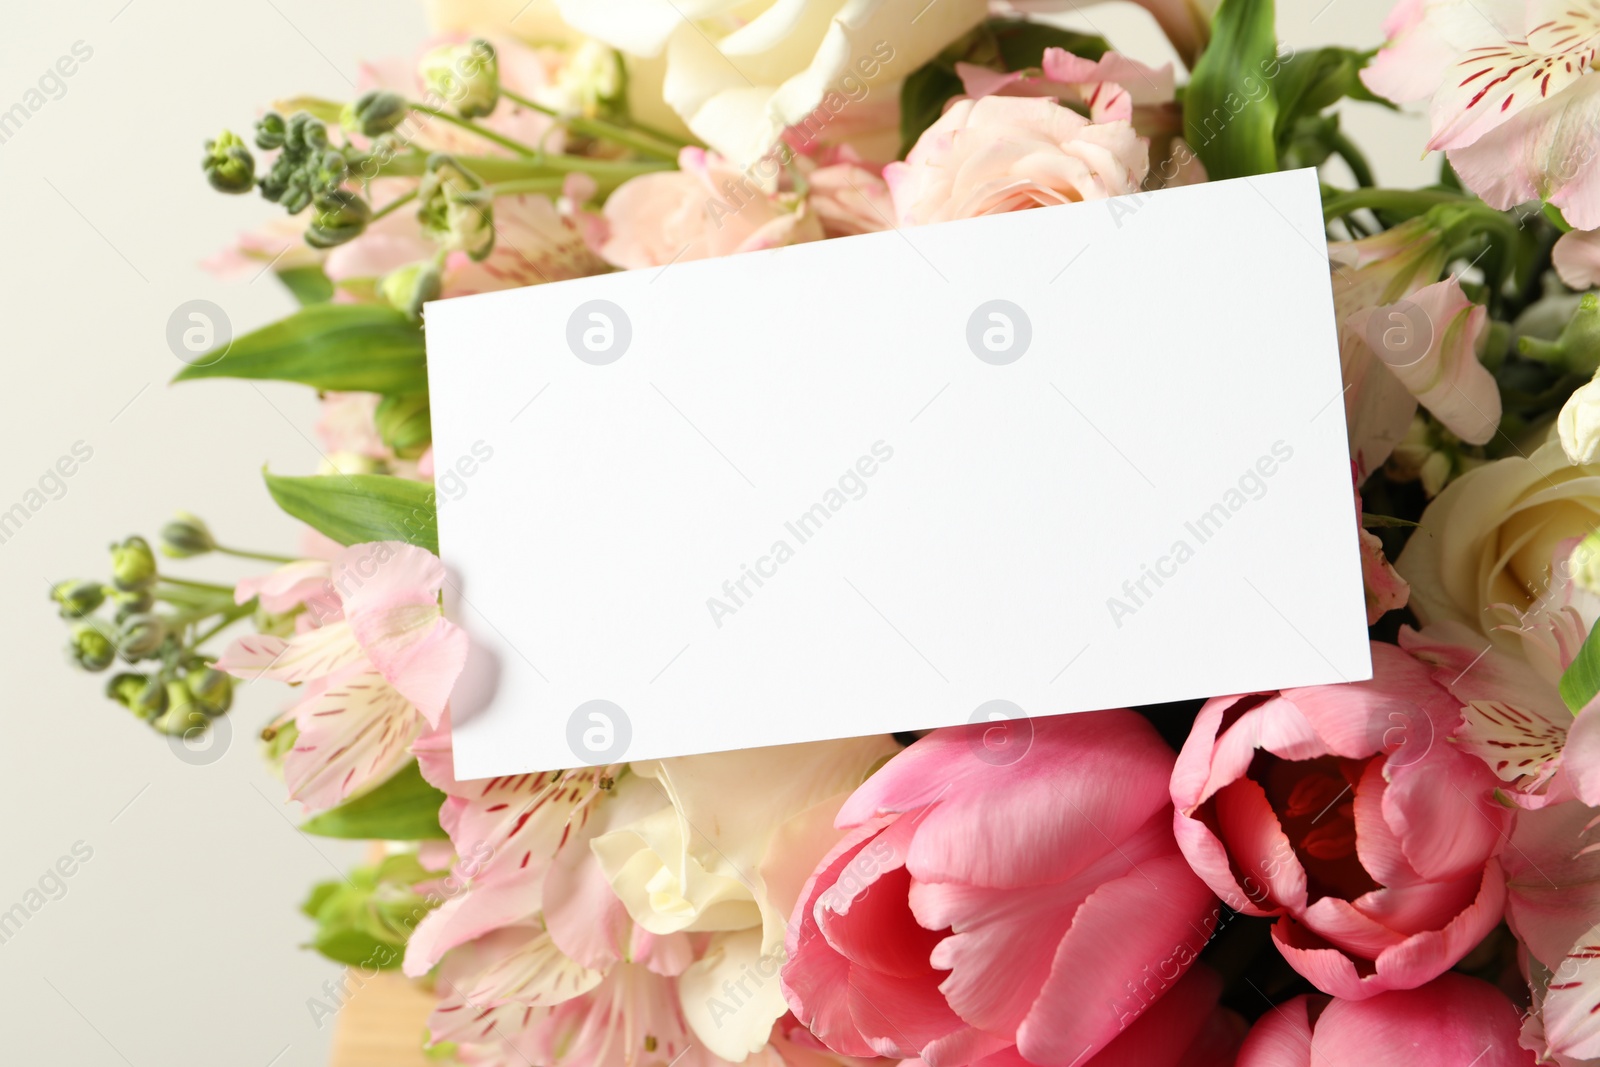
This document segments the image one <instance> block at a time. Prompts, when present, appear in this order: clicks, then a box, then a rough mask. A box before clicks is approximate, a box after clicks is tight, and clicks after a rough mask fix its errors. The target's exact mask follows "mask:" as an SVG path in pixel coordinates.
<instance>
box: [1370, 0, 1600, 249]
mask: <svg viewBox="0 0 1600 1067" xmlns="http://www.w3.org/2000/svg"><path fill="white" fill-rule="evenodd" d="M1384 29H1385V32H1386V34H1387V35H1388V37H1389V43H1388V44H1387V45H1386V46H1385V47H1384V48H1383V50H1382V51H1380V52H1379V53H1378V55H1377V58H1376V59H1374V60H1373V61H1372V63H1371V65H1369V66H1368V67H1367V68H1366V69H1365V70H1363V71H1362V72H1361V80H1362V81H1364V82H1365V83H1366V85H1367V87H1368V88H1369V89H1371V90H1372V91H1373V92H1375V93H1378V94H1379V95H1381V96H1386V97H1388V98H1389V99H1390V100H1393V101H1395V102H1397V103H1409V102H1411V101H1414V100H1424V99H1426V100H1429V101H1430V103H1429V109H1428V118H1429V121H1430V122H1431V124H1432V127H1433V138H1432V140H1430V141H1429V142H1428V148H1429V149H1430V150H1442V151H1444V152H1445V153H1446V155H1448V157H1449V159H1450V164H1451V166H1453V167H1454V168H1455V170H1456V173H1457V174H1458V175H1460V177H1461V181H1462V183H1463V184H1465V185H1466V186H1467V188H1469V189H1471V190H1472V191H1473V192H1475V193H1477V194H1478V195H1479V196H1481V197H1482V198H1483V199H1484V200H1485V201H1487V202H1488V203H1489V205H1490V206H1492V207H1495V208H1499V209H1501V210H1504V209H1506V208H1510V207H1514V206H1516V205H1517V204H1520V203H1523V202H1524V201H1528V200H1539V199H1543V200H1546V201H1549V202H1550V203H1552V204H1555V205H1556V206H1557V207H1559V208H1561V210H1562V213H1563V214H1564V215H1565V216H1566V218H1567V220H1568V221H1569V222H1571V223H1572V224H1573V225H1574V226H1576V227H1578V228H1579V229H1585V230H1591V229H1595V228H1597V227H1600V167H1597V166H1595V162H1596V160H1595V155H1596V153H1597V152H1600V134H1597V133H1596V132H1595V131H1596V128H1597V124H1600V78H1596V77H1592V76H1591V75H1592V74H1593V72H1594V60H1595V50H1596V48H1597V47H1600V6H1596V5H1595V4H1594V3H1592V2H1589V0H1579V2H1576V3H1571V2H1567V0H1427V2H1423V0H1407V2H1405V3H1402V4H1400V5H1399V6H1398V7H1396V8H1395V11H1394V13H1393V14H1392V15H1391V16H1390V19H1389V22H1388V23H1387V24H1386V25H1385V27H1384Z"/></svg>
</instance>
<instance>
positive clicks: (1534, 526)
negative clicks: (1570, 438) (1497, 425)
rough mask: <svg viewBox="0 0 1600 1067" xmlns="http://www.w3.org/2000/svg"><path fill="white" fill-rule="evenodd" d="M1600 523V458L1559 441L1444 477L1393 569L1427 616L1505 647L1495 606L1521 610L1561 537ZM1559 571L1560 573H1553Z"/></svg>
mask: <svg viewBox="0 0 1600 1067" xmlns="http://www.w3.org/2000/svg"><path fill="white" fill-rule="evenodd" d="M1596 528H1600V465H1593V464H1590V465H1582V464H1572V463H1569V462H1568V461H1567V457H1566V454H1565V452H1564V451H1563V449H1562V445H1561V442H1560V441H1557V440H1553V439H1552V440H1549V441H1547V442H1546V443H1545V444H1544V445H1542V446H1540V447H1539V448H1538V449H1537V450H1536V451H1535V452H1534V453H1533V454H1532V455H1531V456H1528V457H1526V458H1523V457H1521V456H1512V457H1510V458H1507V459H1500V460H1495V461H1494V462H1493V463H1486V464H1484V465H1483V466H1481V467H1478V468H1476V469H1474V470H1470V471H1468V472H1467V473H1465V474H1463V475H1462V476H1461V477H1459V478H1457V479H1456V480H1455V481H1454V482H1451V483H1450V484H1449V485H1447V486H1446V487H1445V489H1444V492H1442V493H1440V494H1439V497H1438V499H1436V500H1435V501H1434V502H1433V503H1431V504H1429V505H1428V509H1427V510H1426V511H1424V512H1423V513H1422V525H1421V527H1420V528H1419V529H1417V530H1414V531H1413V532H1412V534H1411V540H1409V541H1408V542H1406V547H1405V551H1403V552H1402V553H1400V558H1399V559H1398V560H1396V561H1395V569H1396V570H1398V571H1399V572H1400V575H1401V577H1403V578H1405V580H1406V581H1408V582H1410V583H1411V607H1412V609H1413V610H1414V611H1415V612H1416V613H1417V616H1418V618H1420V619H1421V620H1422V621H1423V622H1424V623H1432V622H1439V621H1443V620H1446V619H1453V620H1455V621H1457V622H1461V623H1464V624H1466V625H1467V626H1470V627H1472V628H1473V629H1475V630H1477V631H1479V632H1480V633H1482V634H1484V635H1485V636H1486V637H1489V638H1491V639H1493V640H1494V641H1495V643H1496V644H1502V645H1504V646H1505V647H1506V648H1508V649H1512V650H1514V649H1516V648H1517V647H1518V642H1517V638H1516V637H1515V636H1514V635H1512V634H1510V633H1508V632H1506V631H1505V630H1503V629H1501V628H1499V625H1498V624H1500V623H1502V622H1505V621H1507V618H1506V616H1505V614H1504V613H1503V612H1500V611H1497V610H1495V609H1496V607H1497V606H1498V605H1506V606H1509V607H1510V608H1511V609H1513V610H1514V611H1515V612H1517V613H1522V612H1526V611H1528V610H1529V609H1530V608H1532V607H1533V606H1534V605H1535V604H1536V603H1537V602H1538V601H1539V599H1540V598H1541V597H1542V596H1544V595H1546V594H1547V593H1548V592H1549V590H1550V588H1551V584H1552V575H1551V563H1552V561H1553V560H1555V559H1557V558H1558V557H1560V558H1563V559H1564V558H1565V557H1566V555H1567V554H1568V551H1569V550H1570V546H1566V547H1565V548H1564V547H1563V542H1566V541H1568V540H1569V539H1573V538H1583V537H1585V536H1587V535H1588V534H1589V533H1590V532H1591V531H1593V530H1595V529H1596ZM1556 577H1557V578H1560V576H1559V575H1558V576H1556Z"/></svg>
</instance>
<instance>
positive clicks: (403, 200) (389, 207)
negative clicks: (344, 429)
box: [217, 189, 417, 555]
mask: <svg viewBox="0 0 1600 1067" xmlns="http://www.w3.org/2000/svg"><path fill="white" fill-rule="evenodd" d="M416 198H417V191H416V190H415V189H413V190H411V191H410V192H409V193H404V194H402V195H400V196H397V197H395V198H394V199H393V200H391V201H389V202H388V203H387V204H385V205H383V206H382V207H380V208H379V209H378V210H376V211H374V212H373V213H372V218H371V219H369V220H368V221H369V222H377V221H378V220H379V219H381V218H383V217H384V216H385V215H387V214H389V213H390V212H392V211H394V210H395V209H396V208H401V207H404V206H405V205H407V204H409V203H411V201H413V200H415V199H416ZM217 551H218V552H224V551H227V550H226V549H221V548H219V549H217ZM234 554H235V555H239V553H234Z"/></svg>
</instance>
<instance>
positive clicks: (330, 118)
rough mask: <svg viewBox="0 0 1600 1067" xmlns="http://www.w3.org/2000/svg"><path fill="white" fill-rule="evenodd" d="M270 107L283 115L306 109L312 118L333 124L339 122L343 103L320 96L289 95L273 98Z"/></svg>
mask: <svg viewBox="0 0 1600 1067" xmlns="http://www.w3.org/2000/svg"><path fill="white" fill-rule="evenodd" d="M272 107H273V109H274V110H276V111H278V112H279V113H280V114H282V115H284V116H285V117H287V116H290V115H293V114H294V113H295V112H296V111H306V112H309V113H310V114H311V117H312V118H315V119H320V120H322V121H323V122H331V123H334V124H337V123H338V122H339V117H340V115H342V114H343V112H344V105H343V104H340V103H338V102H336V101H333V100H324V99H323V98H322V97H320V96H291V97H287V98H286V99H283V100H274V101H273V102H272Z"/></svg>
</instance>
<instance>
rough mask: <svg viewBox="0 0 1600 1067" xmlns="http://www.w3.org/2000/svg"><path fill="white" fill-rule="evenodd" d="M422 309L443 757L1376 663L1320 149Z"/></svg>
mask: <svg viewBox="0 0 1600 1067" xmlns="http://www.w3.org/2000/svg"><path fill="white" fill-rule="evenodd" d="M426 314H427V324H428V330H427V333H428V368H429V375H430V379H431V392H432V418H433V433H434V449H435V451H434V455H435V469H436V471H437V477H438V497H439V544H440V550H441V555H442V557H443V559H444V561H445V563H446V565H447V566H448V568H449V569H450V571H451V573H452V577H451V579H450V583H449V586H448V587H447V612H448V613H449V614H450V615H451V617H453V618H455V619H456V620H457V621H458V622H459V623H460V624H461V625H462V626H464V627H466V629H467V630H468V631H469V632H470V634H471V637H472V640H473V646H474V651H473V659H472V661H471V662H470V663H469V666H468V671H467V675H466V676H465V677H464V678H463V680H462V684H461V685H460V686H459V687H458V688H457V690H456V693H455V695H454V697H453V701H452V715H453V720H454V722H453V729H454V748H455V761H456V774H457V776H459V777H462V778H478V777H484V776H489V775H502V774H512V773H517V772H525V771H535V770H549V769H554V768H558V767H570V766H573V765H575V764H598V763H608V762H613V761H619V760H624V759H649V758H655V757H663V756H674V755H684V754H689V753H698V752H710V751H718V750H724V749H732V748H746V747H754V746H763V745H776V744H787V743H791V742H799V741H814V740H820V739H823V738H836V737H848V736H855V735H861V734H869V733H884V732H890V731H904V730H911V729H919V728H927V727H937V726H949V725H954V724H959V723H966V722H969V721H976V720H979V719H987V718H1004V717H1015V716H1020V715H1027V716H1036V715H1057V714H1061V713H1064V712H1076V711H1088V710H1094V709H1100V708H1108V707H1119V706H1124V705H1130V704H1148V703H1155V702H1160V701H1166V700H1175V699H1181V698H1189V697H1198V696H1211V695H1218V694H1225V693H1239V692H1248V691H1255V690H1263V689H1276V688H1280V687H1286V686H1303V685H1315V684H1322V683H1331V682H1339V681H1353V680H1357V679H1362V678H1367V677H1369V676H1370V673H1371V667H1370V660H1369V656H1368V650H1367V634H1366V615H1365V610H1364V601H1363V595H1362V583H1361V575H1360V566H1359V560H1358V553H1357V539H1356V513H1355V505H1354V501H1353V499H1352V491H1351V476H1350V463H1349V456H1348V451H1347V447H1346V443H1345V427H1344V411H1343V404H1342V403H1341V396H1342V392H1341V390H1342V386H1341V382H1340V371H1339V353H1338V345H1337V340H1336V336H1335V329H1334V319H1333V306H1332V295H1331V287H1330V283H1329V274H1328V260H1327V251H1326V245H1325V241H1324V235H1323V228H1322V213H1321V206H1320V202H1319V199H1318V187H1317V178H1316V173H1315V172H1314V171H1312V170H1301V171H1292V172H1286V173H1278V174H1270V175H1263V176H1260V177H1254V178H1246V179H1240V180H1234V181H1222V182H1215V183H1211V184H1206V185H1197V186H1192V187H1187V188H1178V189H1171V190H1166V191H1161V192H1155V193H1141V194H1138V195H1134V196H1128V197H1122V198H1119V199H1115V200H1108V201H1099V202H1094V203H1081V204H1068V205H1062V206H1059V207H1047V208H1040V209H1036V210H1030V211H1022V212H1016V213H1013V214H1004V215H994V216H989V217H985V218H977V219H970V220H963V221H958V222H950V223H943V224H939V225H932V226H927V227H922V228H914V229H903V230H896V231H886V232H882V233H875V234H868V235H865V236H859V237H847V238H842V239H836V240H828V241H820V242H816V243H812V244H801V245H796V246H792V247H787V248H780V249H774V250H770V251H761V252H752V253H746V254H742V255H736V256H731V257H725V258H719V259H706V260H698V261H687V262H677V263H673V264H670V265H668V266H666V267H662V268H658V269H652V270H638V271H629V272H626V273H615V274H607V275H602V276H598V277H592V278H582V279H577V280H573V281H564V282H557V283H553V284H548V285H540V286H535V287H531V288H526V289H516V290H510V291H504V292H495V293H487V294H483V295H479V296H470V297H465V298H460V299H455V300H448V301H441V302H436V303H433V304H430V305H428V308H427V312H426Z"/></svg>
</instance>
